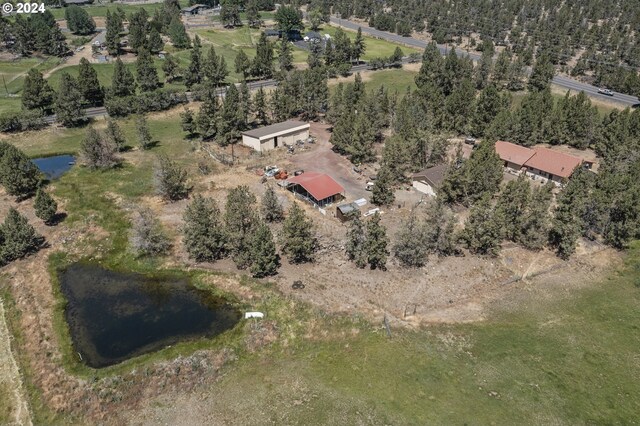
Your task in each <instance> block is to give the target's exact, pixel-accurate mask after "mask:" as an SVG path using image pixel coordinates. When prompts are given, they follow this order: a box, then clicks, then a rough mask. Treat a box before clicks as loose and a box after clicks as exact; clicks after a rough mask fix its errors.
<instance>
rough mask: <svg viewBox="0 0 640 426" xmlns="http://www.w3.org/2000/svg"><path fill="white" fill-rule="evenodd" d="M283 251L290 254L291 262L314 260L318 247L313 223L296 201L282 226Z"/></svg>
mask: <svg viewBox="0 0 640 426" xmlns="http://www.w3.org/2000/svg"><path fill="white" fill-rule="evenodd" d="M282 234H283V246H282V251H283V253H285V254H287V255H288V256H289V262H290V263H305V262H312V261H313V257H314V253H315V251H316V249H317V240H316V237H315V235H314V232H313V223H312V222H311V220H310V219H308V218H307V215H306V214H305V212H304V210H302V208H301V207H300V206H299V205H298V203H297V202H294V203H293V205H292V206H291V208H290V209H289V215H288V216H287V218H286V219H285V220H284V224H283V227H282Z"/></svg>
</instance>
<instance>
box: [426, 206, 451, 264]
mask: <svg viewBox="0 0 640 426" xmlns="http://www.w3.org/2000/svg"><path fill="white" fill-rule="evenodd" d="M455 223H456V219H455V217H454V215H453V213H452V212H451V211H450V210H449V209H447V208H446V206H445V205H444V202H443V201H442V200H441V199H440V198H438V199H436V202H435V203H432V204H431V205H430V206H429V208H428V209H427V215H426V218H425V220H424V224H423V232H424V238H425V243H426V245H427V249H428V250H429V252H431V253H435V254H437V255H438V256H449V255H451V254H453V253H455V252H456V250H457V248H456V243H455V238H454V232H455Z"/></svg>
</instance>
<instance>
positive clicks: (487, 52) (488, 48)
mask: <svg viewBox="0 0 640 426" xmlns="http://www.w3.org/2000/svg"><path fill="white" fill-rule="evenodd" d="M493 53H494V48H493V43H492V42H491V41H484V42H483V44H482V56H481V57H480V61H479V62H478V66H477V67H476V69H475V74H476V76H475V83H476V84H475V86H476V89H478V90H482V89H484V88H485V87H486V86H487V84H488V82H489V76H490V75H491V70H492V68H493Z"/></svg>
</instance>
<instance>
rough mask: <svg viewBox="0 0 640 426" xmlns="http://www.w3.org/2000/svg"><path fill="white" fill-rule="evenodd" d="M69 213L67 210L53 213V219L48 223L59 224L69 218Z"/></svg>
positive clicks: (48, 224) (51, 224)
mask: <svg viewBox="0 0 640 426" xmlns="http://www.w3.org/2000/svg"><path fill="white" fill-rule="evenodd" d="M67 216H68V215H67V214H66V213H65V212H60V213H56V214H54V215H53V217H52V218H51V220H50V221H49V222H48V223H46V225H47V226H57V225H59V224H61V223H62V222H64V220H65V219H66V218H67Z"/></svg>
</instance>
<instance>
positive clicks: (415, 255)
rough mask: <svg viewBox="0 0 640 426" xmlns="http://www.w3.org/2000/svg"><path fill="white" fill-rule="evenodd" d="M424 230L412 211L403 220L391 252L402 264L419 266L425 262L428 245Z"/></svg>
mask: <svg viewBox="0 0 640 426" xmlns="http://www.w3.org/2000/svg"><path fill="white" fill-rule="evenodd" d="M424 231H425V228H424V226H423V225H422V224H421V223H420V220H419V219H418V217H417V216H416V213H415V211H412V212H411V215H410V216H409V219H408V220H407V221H403V223H402V227H401V228H400V230H399V231H398V233H397V234H396V243H395V244H394V246H393V253H394V255H395V257H397V258H398V260H400V263H401V264H402V265H403V266H408V267H421V266H424V264H425V263H426V260H427V253H428V249H429V247H428V244H427V241H426V236H425V234H424Z"/></svg>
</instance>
